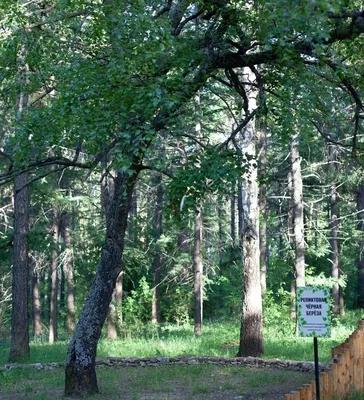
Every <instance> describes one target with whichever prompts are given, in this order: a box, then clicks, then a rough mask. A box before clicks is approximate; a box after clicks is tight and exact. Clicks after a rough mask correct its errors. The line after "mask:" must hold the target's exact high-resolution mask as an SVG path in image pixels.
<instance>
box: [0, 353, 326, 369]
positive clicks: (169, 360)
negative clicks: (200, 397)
mask: <svg viewBox="0 0 364 400" xmlns="http://www.w3.org/2000/svg"><path fill="white" fill-rule="evenodd" d="M201 364H210V365H221V366H247V367H250V368H273V369H285V370H289V371H298V372H313V371H314V370H315V364H314V362H311V361H291V360H279V359H273V360H265V359H262V358H258V357H233V358H228V357H213V356H195V357H187V356H178V357H152V358H130V357H107V358H97V359H96V365H97V366H107V367H156V366H159V365H201ZM64 365H65V363H64V362H58V363H56V362H51V363H36V364H5V365H4V366H3V367H0V372H1V371H11V370H15V369H35V370H38V371H41V370H46V371H47V370H48V371H50V370H55V369H57V368H61V367H64ZM327 367H328V364H324V363H320V371H323V370H324V369H325V368H327Z"/></svg>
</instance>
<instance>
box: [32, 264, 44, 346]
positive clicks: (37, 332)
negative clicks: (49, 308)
mask: <svg viewBox="0 0 364 400" xmlns="http://www.w3.org/2000/svg"><path fill="white" fill-rule="evenodd" d="M32 294H33V334H34V341H38V339H40V338H41V337H42V319H41V308H40V298H39V281H38V271H37V265H36V262H35V261H34V263H33V271H32Z"/></svg>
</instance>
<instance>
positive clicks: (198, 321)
mask: <svg viewBox="0 0 364 400" xmlns="http://www.w3.org/2000/svg"><path fill="white" fill-rule="evenodd" d="M202 229H203V228H202V210H201V206H200V205H199V206H198V207H197V208H196V216H195V237H194V249H193V266H194V285H193V294H194V322H195V326H194V333H195V335H196V336H200V335H201V333H202V316H203V314H202V313H203V310H202V305H203V264H202V258H201V246H202Z"/></svg>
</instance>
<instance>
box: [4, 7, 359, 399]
mask: <svg viewBox="0 0 364 400" xmlns="http://www.w3.org/2000/svg"><path fill="white" fill-rule="evenodd" d="M363 51H364V5H363V2H362V1H361V0H325V1H323V0H309V1H301V0H290V1H283V0H278V1H270V0H268V1H265V0H257V1H241V0H230V1H229V0H228V1H223V0H206V1H205V0H198V1H189V0H167V1H162V0H156V1H154V0H135V1H126V0H86V1H85V0H84V1H82V0H17V1H10V0H2V1H1V3H0V115H1V118H0V160H1V164H0V193H1V197H0V211H1V214H0V342H1V343H5V344H6V346H9V347H8V352H9V362H23V361H27V360H28V359H29V357H30V345H29V343H30V341H31V342H44V341H46V342H49V343H55V342H57V341H58V340H60V339H62V340H64V339H65V338H70V341H69V345H68V352H67V359H66V363H65V394H66V395H69V396H72V395H74V394H83V393H96V392H98V383H97V378H96V370H95V357H96V350H97V345H98V342H99V339H100V338H101V337H105V338H107V339H109V340H115V339H117V338H123V337H125V336H126V335H130V334H131V333H130V332H133V333H135V332H138V331H141V330H143V329H144V327H146V326H149V324H157V325H158V324H163V323H173V324H176V325H178V326H180V325H184V324H191V329H192V330H193V333H194V335H196V337H199V336H203V334H204V323H205V321H217V320H222V319H225V320H232V321H234V324H235V325H236V326H238V327H239V328H240V337H239V338H236V340H237V341H238V342H239V346H238V353H237V354H238V355H239V356H257V357H259V356H262V355H263V353H264V338H263V325H264V321H265V317H263V315H264V312H265V309H267V308H269V307H271V308H272V309H274V310H276V312H277V313H279V312H282V313H286V314H287V316H288V317H289V318H291V320H292V321H294V320H295V318H296V304H295V298H296V289H297V287H302V286H305V285H323V286H326V287H328V288H330V290H331V296H332V314H333V318H337V319H339V318H340V317H343V316H344V315H345V312H346V311H347V310H355V309H360V308H363V307H364V254H363V251H364V248H363V244H364V179H363V178H364V175H363V172H364V171H363V157H364V136H363V134H364V131H363V120H364V103H363V101H364V100H363V95H364V58H363V54H364V53H363ZM268 317H269V316H268ZM271 318H274V314H273V315H272V316H271Z"/></svg>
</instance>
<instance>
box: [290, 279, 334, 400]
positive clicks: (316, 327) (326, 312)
mask: <svg viewBox="0 0 364 400" xmlns="http://www.w3.org/2000/svg"><path fill="white" fill-rule="evenodd" d="M297 319H298V320H297V322H298V335H299V336H301V337H307V336H310V337H313V349H314V357H315V381H316V400H320V371H319V363H318V341H317V337H318V336H324V337H329V336H330V333H331V332H330V330H331V329H330V328H331V326H330V321H331V316H330V290H329V289H328V288H326V287H324V286H305V287H298V288H297Z"/></svg>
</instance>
